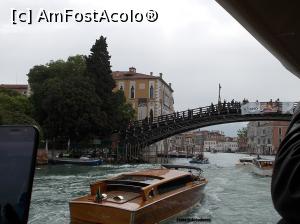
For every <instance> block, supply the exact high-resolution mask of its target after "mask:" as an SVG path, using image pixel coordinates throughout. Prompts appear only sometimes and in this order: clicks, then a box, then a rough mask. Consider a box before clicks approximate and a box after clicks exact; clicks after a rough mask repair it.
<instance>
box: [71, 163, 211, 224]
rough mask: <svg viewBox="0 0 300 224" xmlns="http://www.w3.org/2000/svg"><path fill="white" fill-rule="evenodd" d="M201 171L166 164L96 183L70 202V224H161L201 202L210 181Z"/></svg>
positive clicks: (194, 168)
mask: <svg viewBox="0 0 300 224" xmlns="http://www.w3.org/2000/svg"><path fill="white" fill-rule="evenodd" d="M172 168H174V169H172ZM180 168H183V169H189V170H196V171H199V175H196V174H193V173H192V172H187V171H182V170H178V169H180ZM200 172H201V169H200V168H198V167H191V166H179V165H163V167H162V168H160V169H151V170H146V171H140V172H134V173H126V174H121V175H119V176H117V177H114V178H111V179H106V180H101V181H97V182H95V183H93V184H91V185H90V194H88V195H86V196H83V197H80V198H77V199H74V200H72V201H71V202H70V203H69V206H70V217H71V223H102V224H108V223H117V224H125V223H126V224H152V223H159V222H161V221H163V220H166V219H169V218H171V217H174V216H176V215H178V214H179V213H181V212H184V211H186V210H187V209H189V208H191V207H192V206H193V205H195V204H196V203H198V202H199V201H201V199H202V198H203V195H204V194H203V189H204V187H205V185H206V184H207V180H206V179H205V178H203V177H202V176H201V174H200Z"/></svg>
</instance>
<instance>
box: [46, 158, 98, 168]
mask: <svg viewBox="0 0 300 224" xmlns="http://www.w3.org/2000/svg"><path fill="white" fill-rule="evenodd" d="M49 163H52V164H74V165H84V166H98V165H101V164H102V163H103V161H102V160H101V159H96V158H90V157H85V156H82V157H80V158H79V159H75V158H54V159H49Z"/></svg>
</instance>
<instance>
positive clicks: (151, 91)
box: [150, 85, 154, 99]
mask: <svg viewBox="0 0 300 224" xmlns="http://www.w3.org/2000/svg"><path fill="white" fill-rule="evenodd" d="M153 98H154V89H153V86H152V85H151V86H150V99H153Z"/></svg>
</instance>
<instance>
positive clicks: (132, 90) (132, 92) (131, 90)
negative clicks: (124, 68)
mask: <svg viewBox="0 0 300 224" xmlns="http://www.w3.org/2000/svg"><path fill="white" fill-rule="evenodd" d="M130 98H134V87H133V86H131V89H130Z"/></svg>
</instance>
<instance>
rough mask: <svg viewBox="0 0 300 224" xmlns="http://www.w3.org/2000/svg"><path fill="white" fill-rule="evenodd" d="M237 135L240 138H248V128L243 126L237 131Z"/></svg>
mask: <svg viewBox="0 0 300 224" xmlns="http://www.w3.org/2000/svg"><path fill="white" fill-rule="evenodd" d="M237 136H238V137H239V138H247V128H246V127H244V128H241V129H239V130H238V131H237Z"/></svg>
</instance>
